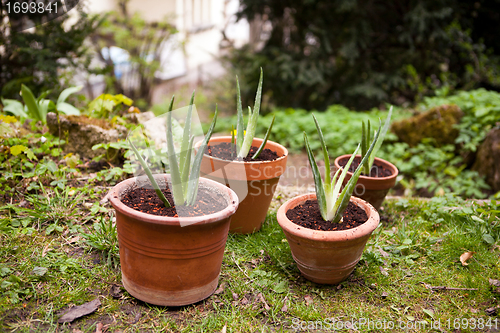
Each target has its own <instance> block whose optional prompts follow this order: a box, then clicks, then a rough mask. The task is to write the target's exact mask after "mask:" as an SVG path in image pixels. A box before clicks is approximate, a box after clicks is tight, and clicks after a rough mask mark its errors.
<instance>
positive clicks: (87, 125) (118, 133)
mask: <svg viewBox="0 0 500 333" xmlns="http://www.w3.org/2000/svg"><path fill="white" fill-rule="evenodd" d="M59 122H60V129H59V126H58V123H57V115H56V114H55V113H53V112H49V113H48V114H47V126H48V128H49V132H50V133H51V134H52V135H54V136H59V135H60V138H61V139H63V140H65V141H66V144H65V145H64V147H63V150H64V152H65V153H66V154H67V153H73V154H79V155H80V157H86V158H90V159H92V158H94V157H97V156H99V155H101V154H104V153H106V151H105V150H104V149H97V150H92V147H93V146H94V145H96V144H99V143H110V142H117V141H119V140H123V139H125V138H126V136H127V129H126V128H125V127H124V126H121V125H113V126H112V125H111V124H110V123H108V122H107V121H105V120H104V119H97V118H89V117H87V116H65V115H61V114H60V115H59Z"/></svg>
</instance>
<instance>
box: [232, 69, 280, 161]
mask: <svg viewBox="0 0 500 333" xmlns="http://www.w3.org/2000/svg"><path fill="white" fill-rule="evenodd" d="M262 80H263V72H262V68H261V69H260V79H259V86H258V87H257V94H256V95H255V104H254V107H253V110H252V108H251V107H250V106H249V107H248V123H247V127H246V130H244V129H243V108H242V106H241V92H240V83H239V81H238V77H236V87H237V94H238V97H237V110H238V111H237V112H238V120H237V124H236V150H237V153H238V155H237V158H240V159H242V158H244V157H246V156H247V155H248V153H249V152H250V148H252V141H253V138H254V136H255V131H256V129H257V121H258V119H259V112H260V104H261V100H262ZM273 124H274V118H273V120H272V121H271V124H270V125H269V127H268V129H267V132H266V135H265V137H264V141H262V144H261V145H260V147H259V149H257V151H256V152H255V154H254V155H253V156H252V159H256V158H257V157H258V156H259V155H260V153H261V152H262V150H264V146H265V145H266V142H267V139H268V138H269V134H270V133H271V129H272V127H273ZM234 141H235V140H234V139H233V140H231V142H234Z"/></svg>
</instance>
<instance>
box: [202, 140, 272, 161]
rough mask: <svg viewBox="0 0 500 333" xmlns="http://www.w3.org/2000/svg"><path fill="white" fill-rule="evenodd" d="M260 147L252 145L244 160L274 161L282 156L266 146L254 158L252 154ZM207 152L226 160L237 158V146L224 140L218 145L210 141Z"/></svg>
mask: <svg viewBox="0 0 500 333" xmlns="http://www.w3.org/2000/svg"><path fill="white" fill-rule="evenodd" d="M258 149H259V147H255V146H252V148H250V151H249V152H248V155H247V156H246V157H244V158H243V161H245V162H259V161H274V160H277V159H278V158H280V157H281V156H278V153H276V152H275V151H272V150H271V149H268V148H266V149H264V150H263V151H262V152H261V153H260V155H259V156H258V157H257V158H255V159H254V160H252V156H253V155H254V154H255V153H256V152H257V150H258ZM205 154H207V155H210V156H213V157H217V158H220V159H222V160H225V161H235V160H237V159H236V155H237V153H236V146H235V145H232V144H231V143H228V142H222V143H218V144H216V145H214V144H210V143H209V144H208V146H207V148H206V149H205Z"/></svg>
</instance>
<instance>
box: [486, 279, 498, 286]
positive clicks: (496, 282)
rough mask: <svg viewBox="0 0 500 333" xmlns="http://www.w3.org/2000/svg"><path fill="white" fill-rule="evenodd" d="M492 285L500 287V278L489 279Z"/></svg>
mask: <svg viewBox="0 0 500 333" xmlns="http://www.w3.org/2000/svg"><path fill="white" fill-rule="evenodd" d="M489 282H490V285H491V286H494V287H500V280H495V279H489Z"/></svg>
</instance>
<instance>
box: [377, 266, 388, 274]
mask: <svg viewBox="0 0 500 333" xmlns="http://www.w3.org/2000/svg"><path fill="white" fill-rule="evenodd" d="M379 268H380V273H382V275H384V276H389V273H387V270H386V269H385V268H384V267H382V266H380V267H379Z"/></svg>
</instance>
